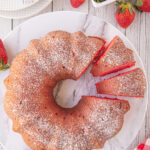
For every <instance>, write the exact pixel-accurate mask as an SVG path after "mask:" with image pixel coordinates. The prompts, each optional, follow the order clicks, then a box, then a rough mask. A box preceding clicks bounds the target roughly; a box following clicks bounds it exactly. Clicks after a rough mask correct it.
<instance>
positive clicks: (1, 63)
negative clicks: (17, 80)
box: [0, 58, 4, 66]
mask: <svg viewBox="0 0 150 150" xmlns="http://www.w3.org/2000/svg"><path fill="white" fill-rule="evenodd" d="M3 63H4V58H1V59H0V66H2V65H3Z"/></svg>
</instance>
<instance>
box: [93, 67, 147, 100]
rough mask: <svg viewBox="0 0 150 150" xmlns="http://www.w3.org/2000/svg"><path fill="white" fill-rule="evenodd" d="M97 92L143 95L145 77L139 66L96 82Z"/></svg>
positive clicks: (133, 95) (132, 95)
mask: <svg viewBox="0 0 150 150" xmlns="http://www.w3.org/2000/svg"><path fill="white" fill-rule="evenodd" d="M96 88H97V92H98V94H109V95H118V96H130V97H144V93H145V89H146V79H145V75H144V73H143V71H142V70H141V69H140V68H136V69H134V70H131V71H128V72H126V73H123V74H120V75H118V76H115V77H113V78H110V79H107V80H104V81H102V82H99V83H97V84H96Z"/></svg>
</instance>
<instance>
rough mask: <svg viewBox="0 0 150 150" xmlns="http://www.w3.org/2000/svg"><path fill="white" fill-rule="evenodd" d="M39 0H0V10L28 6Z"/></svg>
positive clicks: (18, 8)
mask: <svg viewBox="0 0 150 150" xmlns="http://www.w3.org/2000/svg"><path fill="white" fill-rule="evenodd" d="M38 1H39V0H0V10H5V11H15V10H20V9H24V8H27V7H30V6H32V5H34V4H35V3H37V2H38Z"/></svg>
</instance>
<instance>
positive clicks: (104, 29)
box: [0, 12, 148, 150]
mask: <svg viewBox="0 0 150 150" xmlns="http://www.w3.org/2000/svg"><path fill="white" fill-rule="evenodd" d="M54 30H64V31H68V32H76V31H78V30H81V31H83V32H84V33H85V34H86V35H91V36H100V37H102V38H104V39H105V40H106V41H107V43H108V42H110V40H112V38H113V37H114V36H115V35H119V36H120V37H121V38H122V39H123V40H124V42H125V44H126V45H127V46H128V47H129V48H131V49H133V50H134V52H135V59H136V61H137V63H136V66H138V67H140V68H142V69H143V70H144V67H143V64H142V62H141V59H140V58H139V56H138V54H137V52H136V50H135V48H134V46H133V45H132V44H131V43H130V41H129V40H128V39H127V38H126V37H125V36H124V35H123V34H122V33H121V32H120V31H119V30H117V29H116V28H115V27H114V26H112V25H111V24H109V23H107V22H105V21H104V20H101V19H99V18H97V17H94V16H89V15H87V14H84V13H77V12H54V13H47V14H43V15H40V16H37V17H34V18H32V19H30V20H28V21H26V22H25V23H23V24H21V25H20V26H19V27H17V28H16V29H15V30H14V31H12V32H11V33H10V34H9V35H8V36H7V37H6V38H5V39H4V44H5V46H6V49H7V52H8V57H9V62H10V63H11V61H12V59H13V58H14V57H15V56H16V54H17V53H19V52H20V51H22V50H23V49H25V48H27V46H28V44H29V41H30V40H31V39H34V38H35V39H37V38H41V37H42V36H44V35H45V34H47V33H48V32H50V31H54ZM8 74H9V70H7V71H4V72H0V131H1V132H0V141H1V142H2V143H3V144H4V145H5V146H6V148H7V150H30V148H28V146H26V145H25V144H24V142H23V140H22V137H21V135H19V134H18V133H15V132H13V131H12V129H11V128H12V126H11V121H10V119H9V118H8V117H7V116H6V114H5V112H4V110H3V97H4V94H5V86H4V84H3V80H4V79H5V78H6V77H7V76H8ZM97 79H98V78H97ZM94 80H95V79H94V78H93V77H92V76H91V74H89V73H88V71H87V72H86V73H85V74H84V75H83V76H81V78H80V79H79V80H78V81H71V80H66V81H64V83H63V85H62V87H64V86H65V88H63V90H62V89H61V90H60V93H59V95H61V94H62V93H63V94H64V95H63V97H67V93H68V94H69V96H72V95H73V93H72V91H73V90H74V89H76V91H77V92H76V98H75V103H76V102H77V101H78V100H79V97H80V96H81V95H85V94H88V95H89V94H90V95H94V94H95V95H96V88H95V85H94V82H95V81H94ZM67 85H69V86H67ZM86 89H88V90H86ZM89 91H90V92H89ZM70 100H71V99H70ZM147 102H148V91H147V90H146V93H145V97H144V98H143V99H140V98H131V99H130V106H131V110H130V111H129V112H128V113H127V114H126V115H125V120H124V124H123V127H122V129H121V131H120V132H119V133H118V134H117V135H116V136H115V137H113V138H112V139H110V140H108V141H107V142H106V144H105V146H104V148H103V150H125V149H126V148H127V147H128V146H129V145H130V144H131V142H132V141H133V139H134V138H135V136H136V135H137V133H138V131H139V129H140V127H141V125H142V122H143V120H144V117H145V113H146V108H147ZM64 103H65V101H64ZM16 141H17V142H16Z"/></svg>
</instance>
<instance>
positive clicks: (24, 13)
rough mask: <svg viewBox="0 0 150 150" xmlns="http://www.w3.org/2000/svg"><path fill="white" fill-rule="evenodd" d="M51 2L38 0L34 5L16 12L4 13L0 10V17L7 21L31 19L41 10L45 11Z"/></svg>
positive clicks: (50, 0)
mask: <svg viewBox="0 0 150 150" xmlns="http://www.w3.org/2000/svg"><path fill="white" fill-rule="evenodd" d="M50 2H52V0H40V1H39V2H37V3H35V4H34V5H32V6H30V7H27V8H25V9H21V10H18V11H4V10H0V17H4V18H9V19H21V18H27V17H31V16H33V15H35V14H37V13H39V12H40V11H42V10H43V9H45V8H46V7H47V6H48V5H49V4H50Z"/></svg>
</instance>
